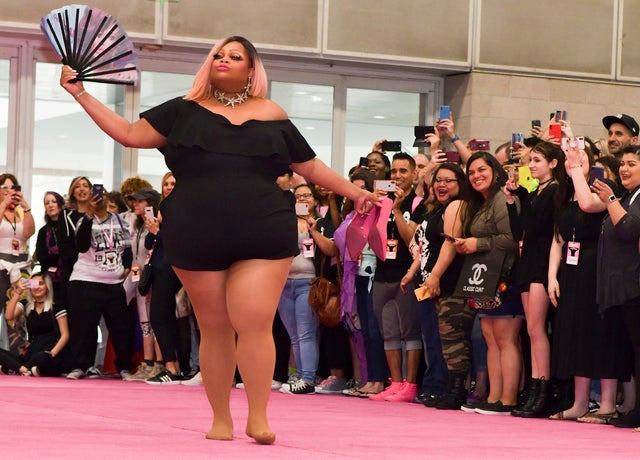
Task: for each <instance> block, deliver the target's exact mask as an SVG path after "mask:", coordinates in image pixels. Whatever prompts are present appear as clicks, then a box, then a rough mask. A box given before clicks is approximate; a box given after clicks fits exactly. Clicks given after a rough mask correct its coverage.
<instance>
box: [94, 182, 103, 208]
mask: <svg viewBox="0 0 640 460" xmlns="http://www.w3.org/2000/svg"><path fill="white" fill-rule="evenodd" d="M91 196H93V199H94V200H96V204H97V205H98V206H100V205H101V204H102V201H103V199H104V185H102V184H93V187H91Z"/></svg>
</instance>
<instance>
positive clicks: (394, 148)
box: [382, 141, 402, 152]
mask: <svg viewBox="0 0 640 460" xmlns="http://www.w3.org/2000/svg"><path fill="white" fill-rule="evenodd" d="M382 150H383V151H385V152H399V151H400V150H402V142H400V141H384V142H383V143H382Z"/></svg>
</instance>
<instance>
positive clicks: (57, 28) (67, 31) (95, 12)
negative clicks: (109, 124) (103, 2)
mask: <svg viewBox="0 0 640 460" xmlns="http://www.w3.org/2000/svg"><path fill="white" fill-rule="evenodd" d="M40 28H41V29H42V31H43V32H44V34H45V36H46V37H47V39H48V40H49V42H50V43H51V45H52V46H53V49H54V50H55V52H56V53H58V55H59V56H60V57H61V58H62V63H63V64H67V65H69V66H70V67H71V68H73V69H74V70H75V71H76V72H78V76H77V77H76V80H82V81H94V82H100V83H120V84H125V85H135V84H137V82H138V70H137V67H138V58H137V56H136V54H135V51H134V49H133V44H132V43H131V40H130V39H129V37H128V36H127V33H126V32H125V30H124V29H123V28H122V26H121V25H120V24H119V23H118V21H116V20H115V18H113V17H112V16H111V15H109V14H108V13H106V12H104V11H102V10H100V9H98V8H93V7H90V6H87V5H67V6H63V7H62V8H59V9H57V10H53V11H51V12H50V13H49V14H47V15H46V16H44V17H43V18H42V20H41V21H40Z"/></svg>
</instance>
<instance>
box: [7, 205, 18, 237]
mask: <svg viewBox="0 0 640 460" xmlns="http://www.w3.org/2000/svg"><path fill="white" fill-rule="evenodd" d="M4 218H5V219H7V222H9V225H11V228H12V229H13V236H16V229H17V228H18V223H17V222H16V212H15V211H13V222H11V221H10V220H9V218H8V217H7V215H6V214H5V215H4Z"/></svg>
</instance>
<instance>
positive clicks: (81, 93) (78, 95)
mask: <svg viewBox="0 0 640 460" xmlns="http://www.w3.org/2000/svg"><path fill="white" fill-rule="evenodd" d="M86 92H87V91H86V90H84V89H83V90H82V91H80V92H79V93H78V94H75V95H74V96H73V97H75V98H76V99H78V98H79V97H80V96H82V95H83V94H84V93H86Z"/></svg>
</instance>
